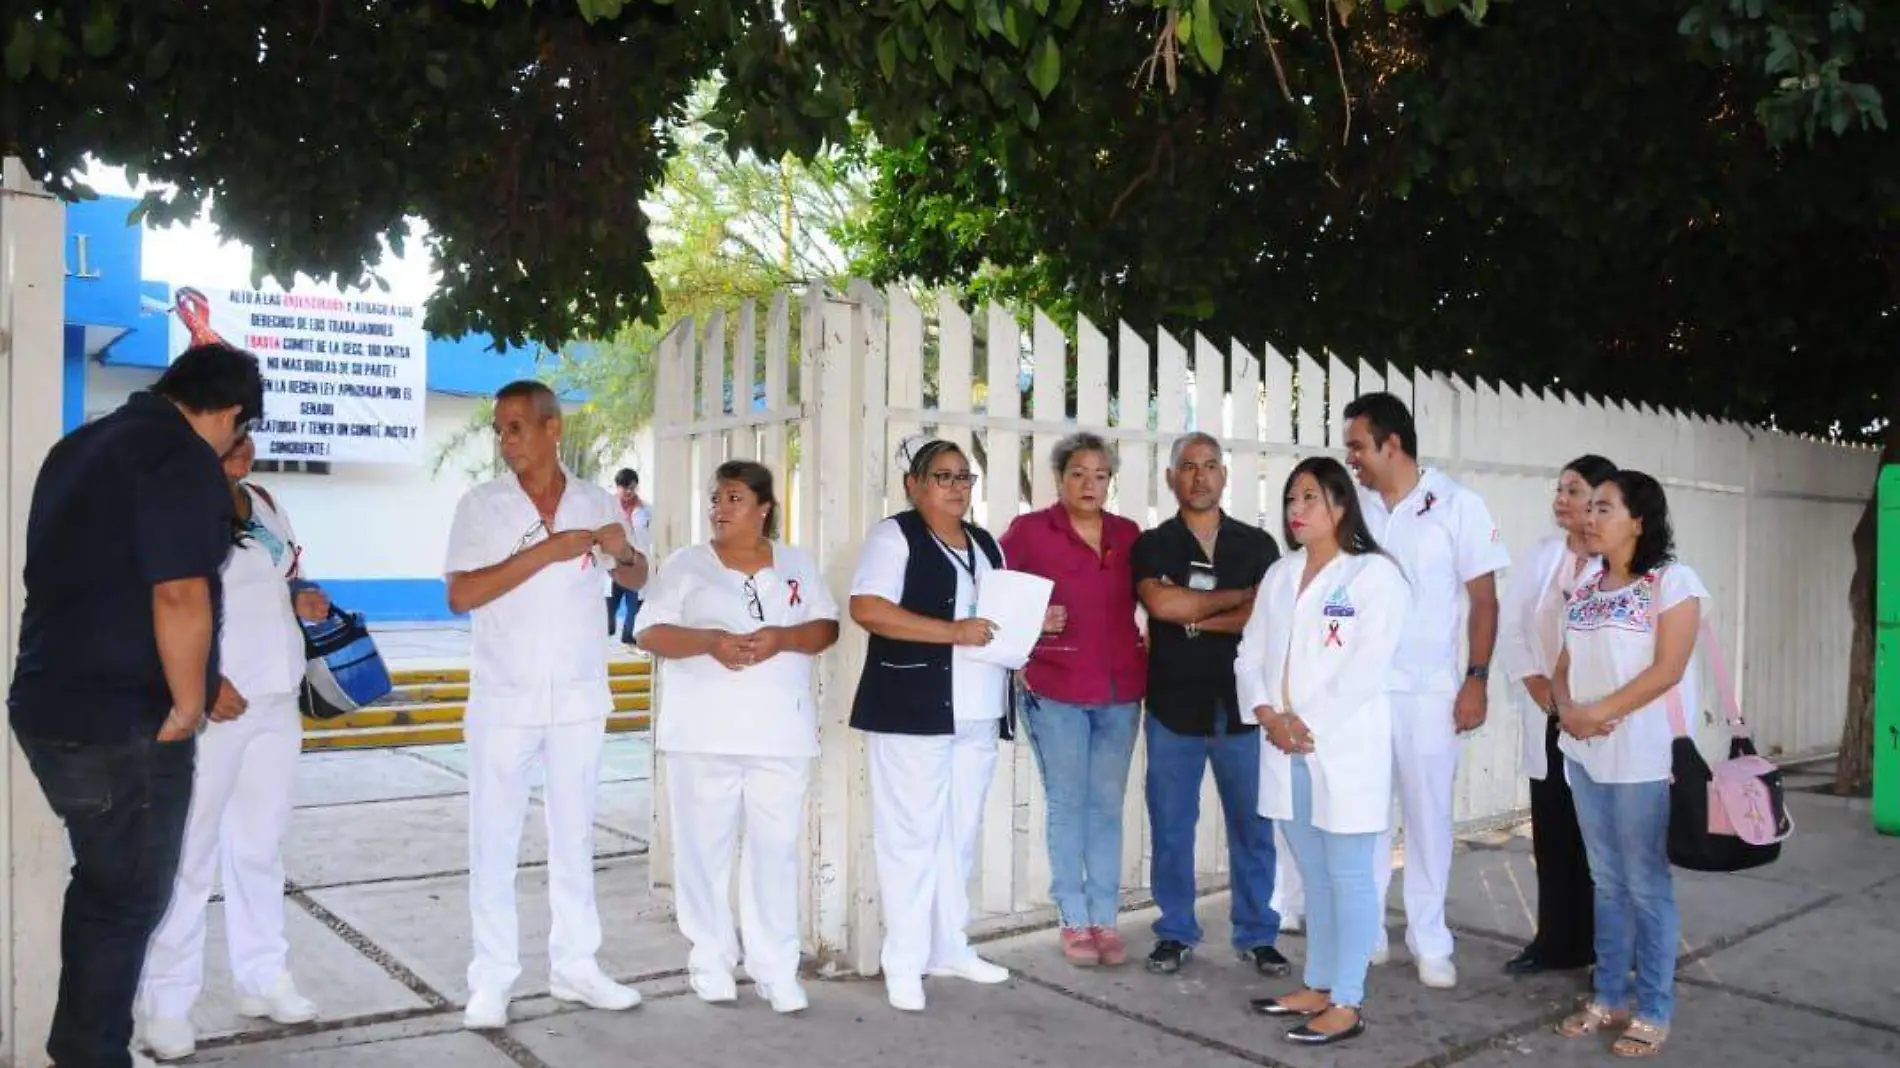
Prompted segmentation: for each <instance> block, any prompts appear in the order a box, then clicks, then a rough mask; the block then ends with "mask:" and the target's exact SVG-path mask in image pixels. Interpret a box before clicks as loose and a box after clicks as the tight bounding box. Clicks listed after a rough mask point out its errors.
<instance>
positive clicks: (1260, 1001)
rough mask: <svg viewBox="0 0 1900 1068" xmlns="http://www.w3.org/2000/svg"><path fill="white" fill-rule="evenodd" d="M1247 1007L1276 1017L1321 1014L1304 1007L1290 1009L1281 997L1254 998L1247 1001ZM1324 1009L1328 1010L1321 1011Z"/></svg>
mask: <svg viewBox="0 0 1900 1068" xmlns="http://www.w3.org/2000/svg"><path fill="white" fill-rule="evenodd" d="M1247 1007H1248V1008H1250V1009H1252V1010H1253V1011H1254V1012H1256V1013H1258V1014H1259V1015H1261V1016H1271V1017H1274V1018H1276V1019H1279V1018H1287V1017H1294V1016H1297V1017H1300V1018H1301V1019H1311V1018H1312V1017H1314V1016H1317V1015H1319V1013H1318V1012H1307V1011H1306V1010H1304V1009H1289V1008H1287V1007H1286V1006H1285V1005H1282V1004H1280V999H1279V998H1254V999H1253V1000H1252V1001H1249V1002H1247ZM1324 1011H1326V1010H1324V1009H1321V1010H1320V1012H1324Z"/></svg>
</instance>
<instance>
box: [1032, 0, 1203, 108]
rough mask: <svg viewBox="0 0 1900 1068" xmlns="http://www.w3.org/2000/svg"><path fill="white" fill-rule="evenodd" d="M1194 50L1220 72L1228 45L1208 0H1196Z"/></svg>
mask: <svg viewBox="0 0 1900 1068" xmlns="http://www.w3.org/2000/svg"><path fill="white" fill-rule="evenodd" d="M1194 51H1195V53H1196V54H1198V55H1199V56H1200V57H1201V62H1202V63H1205V64H1206V65H1207V69H1208V70H1210V71H1212V72H1214V73H1215V74H1219V73H1220V65H1221V61H1222V60H1223V59H1224V58H1226V52H1227V45H1226V44H1225V43H1224V42H1223V41H1222V40H1221V34H1220V25H1219V24H1218V23H1216V22H1215V21H1214V13H1213V11H1212V10H1211V8H1210V6H1209V2H1208V0H1194ZM1045 95H1046V94H1045Z"/></svg>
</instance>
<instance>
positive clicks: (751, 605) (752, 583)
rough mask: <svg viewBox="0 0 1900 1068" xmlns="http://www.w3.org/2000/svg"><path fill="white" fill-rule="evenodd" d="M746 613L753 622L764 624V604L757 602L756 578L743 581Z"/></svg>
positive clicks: (757, 585)
mask: <svg viewBox="0 0 1900 1068" xmlns="http://www.w3.org/2000/svg"><path fill="white" fill-rule="evenodd" d="M745 598H746V606H745V607H746V612H747V613H748V614H750V615H751V616H752V618H753V620H754V621H755V622H759V623H763V622H765V603H764V602H763V601H761V600H759V581H758V579H756V578H750V577H749V578H747V579H746V580H745Z"/></svg>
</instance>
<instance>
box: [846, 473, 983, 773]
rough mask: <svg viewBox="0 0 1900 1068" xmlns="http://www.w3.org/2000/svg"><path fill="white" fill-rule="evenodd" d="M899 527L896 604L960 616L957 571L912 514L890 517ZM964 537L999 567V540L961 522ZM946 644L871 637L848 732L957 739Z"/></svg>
mask: <svg viewBox="0 0 1900 1068" xmlns="http://www.w3.org/2000/svg"><path fill="white" fill-rule="evenodd" d="M894 518H895V519H896V520H897V528H898V529H899V530H901V531H903V533H904V540H905V541H906V542H908V543H909V544H910V560H909V561H908V562H907V563H906V564H905V565H904V596H903V599H902V600H901V601H899V602H898V605H899V607H901V608H903V609H904V610H905V611H907V612H915V613H917V614H918V615H920V616H929V617H930V618H932V619H946V620H948V619H955V618H957V605H956V601H957V572H956V565H955V564H953V563H951V562H950V560H949V558H948V557H946V556H944V554H943V552H942V550H940V549H939V548H937V542H936V539H935V538H933V537H931V534H930V528H929V526H928V525H926V524H925V523H924V517H923V516H921V515H918V514H917V511H916V510H915V509H912V510H910V511H908V512H900V513H898V514H897V515H896V516H895V517H894ZM963 533H964V536H966V537H968V538H969V539H970V543H971V544H973V545H975V546H977V547H978V548H980V549H982V550H983V555H984V556H986V557H988V558H989V561H990V566H991V567H993V568H1001V567H1002V566H1003V553H1002V550H1001V549H998V548H997V546H996V539H995V538H992V537H990V535H989V532H988V531H986V530H983V529H981V528H979V527H975V526H972V525H970V524H969V523H965V524H963ZM951 649H952V647H951V646H948V645H937V644H935V643H931V642H906V641H898V640H897V639H895V638H886V637H883V636H881V635H877V634H873V635H871V640H870V643H869V645H868V647H867V649H866V652H865V657H864V673H863V674H862V675H861V676H859V678H858V695H857V699H856V700H855V701H853V702H852V705H851V726H852V727H853V728H855V729H857V730H861V731H871V732H873V733H877V734H954V733H956V729H957V724H956V715H955V713H954V712H953V711H952V709H951V705H950V695H951V685H950V657H951ZM1015 692H1016V688H1015V685H1014V683H1013V680H1012V684H1011V686H1010V687H1009V693H1010V698H1009V704H1010V706H1011V707H1010V708H1009V709H1006V710H1005V713H1004V716H1003V732H1002V736H1003V737H1004V738H1009V737H1011V736H1012V734H1013V731H1012V729H1011V726H1012V720H1013V719H1014V715H1013V712H1014V705H1015Z"/></svg>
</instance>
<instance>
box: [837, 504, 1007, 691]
mask: <svg viewBox="0 0 1900 1068" xmlns="http://www.w3.org/2000/svg"><path fill="white" fill-rule="evenodd" d="M939 551H940V552H942V553H943V555H944V559H945V560H946V561H949V562H950V566H951V568H952V569H953V570H955V571H956V574H957V600H956V613H957V618H958V619H968V618H970V617H971V616H973V615H975V614H976V591H977V587H978V586H980V585H982V583H983V576H985V575H987V574H989V573H990V571H992V570H993V569H992V568H991V567H990V558H989V557H988V556H986V555H984V553H983V549H982V548H981V547H980V546H978V545H977V544H976V543H975V542H974V541H972V542H971V543H970V546H969V548H968V549H965V550H954V551H953V550H951V549H950V548H948V547H943V548H941V549H940V550H939ZM996 551H997V552H998V553H999V554H1000V553H1001V552H1002V551H1003V550H1002V548H1001V547H1000V546H999V547H998V548H997V550H996ZM971 553H974V554H975V557H976V575H975V577H974V580H973V579H972V576H971V575H970V572H969V571H968V570H967V569H968V568H969V566H970V558H971ZM909 564H910V542H909V541H907V540H905V538H904V531H903V528H902V527H899V526H898V525H897V520H896V519H895V518H892V519H886V520H884V521H882V522H880V523H878V525H876V526H874V527H872V528H871V533H870V534H868V535H866V536H865V539H864V551H863V552H862V553H861V554H860V555H859V556H858V571H857V574H855V575H853V576H851V596H853V597H857V596H869V597H882V598H884V599H885V600H887V601H889V602H891V603H892V604H902V603H903V601H904V569H905V568H906V567H908V566H909ZM1008 704H1009V672H1008V671H1007V670H1005V669H1003V668H1000V667H997V666H996V665H994V664H985V663H983V662H981V661H978V660H973V659H971V658H970V655H969V651H968V650H967V649H965V648H964V647H963V646H960V645H959V646H956V647H955V648H953V649H952V650H951V652H950V710H951V715H952V716H953V717H954V718H955V719H957V720H959V721H969V720H980V719H1000V718H1002V715H1003V713H1004V711H1005V710H1006V709H1007V708H1008Z"/></svg>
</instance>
